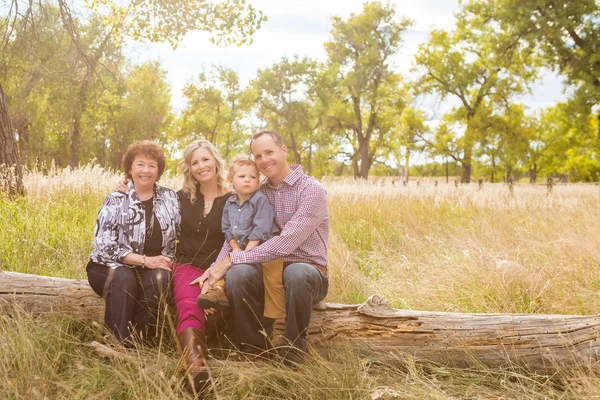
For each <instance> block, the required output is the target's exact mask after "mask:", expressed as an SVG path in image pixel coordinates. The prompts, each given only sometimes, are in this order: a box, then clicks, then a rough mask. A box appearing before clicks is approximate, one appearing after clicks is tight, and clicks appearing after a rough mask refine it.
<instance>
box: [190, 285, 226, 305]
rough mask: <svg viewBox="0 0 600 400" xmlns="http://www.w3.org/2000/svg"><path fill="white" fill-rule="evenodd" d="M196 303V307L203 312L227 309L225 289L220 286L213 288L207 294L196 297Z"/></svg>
mask: <svg viewBox="0 0 600 400" xmlns="http://www.w3.org/2000/svg"><path fill="white" fill-rule="evenodd" d="M196 303H198V307H200V308H202V309H204V310H207V309H209V308H214V309H219V308H227V307H229V299H228V298H227V294H226V293H225V288H224V287H222V286H213V287H212V288H210V290H209V291H208V292H206V293H204V294H201V295H200V296H198V299H197V300H196Z"/></svg>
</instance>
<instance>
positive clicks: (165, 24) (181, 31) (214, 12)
mask: <svg viewBox="0 0 600 400" xmlns="http://www.w3.org/2000/svg"><path fill="white" fill-rule="evenodd" d="M121 4H122V3H121V2H119V1H116V0H86V5H87V6H88V7H89V8H91V9H92V10H94V11H96V12H99V13H102V15H103V23H104V25H106V26H107V29H109V30H110V31H112V35H113V36H114V37H115V38H116V39H117V40H118V39H120V37H122V36H123V35H129V36H131V37H132V38H133V39H138V40H139V39H142V40H149V41H152V42H164V41H167V42H169V44H170V45H171V46H172V47H173V48H176V47H177V44H178V43H179V42H180V41H181V39H183V37H184V36H185V34H186V33H188V32H191V31H198V30H199V31H206V32H210V33H211V34H212V37H211V39H210V40H211V42H213V43H215V44H224V45H230V44H237V45H238V46H241V45H243V44H245V43H252V35H253V34H254V33H255V32H256V31H257V30H258V29H260V26H261V24H262V23H263V22H265V21H266V20H267V18H266V16H264V15H263V14H262V11H258V10H256V9H255V8H254V7H253V6H252V5H251V4H246V1H245V0H226V1H220V2H210V1H207V0H133V1H129V2H127V3H125V4H123V5H121Z"/></svg>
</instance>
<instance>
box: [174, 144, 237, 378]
mask: <svg viewBox="0 0 600 400" xmlns="http://www.w3.org/2000/svg"><path fill="white" fill-rule="evenodd" d="M181 169H182V171H183V176H184V182H183V189H181V190H180V191H179V192H177V195H178V196H179V200H180V206H181V233H180V236H179V243H178V244H177V251H176V255H175V259H176V262H175V263H174V265H173V289H174V295H175V296H174V297H175V305H176V307H177V319H178V321H177V335H178V337H179V343H180V346H181V349H182V352H183V357H184V361H185V363H186V366H187V367H188V371H189V373H190V375H191V377H192V378H193V382H192V383H193V384H194V386H196V388H198V387H199V386H200V387H201V386H202V385H203V382H206V380H207V379H208V368H207V367H206V318H205V315H204V311H203V310H202V309H201V308H200V307H198V305H197V303H196V299H197V298H198V296H199V295H200V286H198V285H197V284H193V285H190V283H191V282H192V281H196V280H197V279H198V278H199V277H200V276H201V275H202V274H203V273H204V271H205V270H206V269H207V268H208V267H210V265H211V264H212V263H213V262H214V261H215V260H216V259H217V255H218V254H219V250H221V247H222V246H223V242H224V241H225V236H224V234H223V232H222V230H221V219H222V215H223V208H224V206H225V203H226V201H227V199H228V198H229V196H230V195H231V193H229V190H228V189H227V185H226V181H225V163H224V162H223V159H222V158H221V156H220V155H219V153H218V151H217V149H216V148H215V147H214V146H213V145H212V144H211V143H210V142H208V141H206V140H199V141H196V142H193V143H191V144H190V145H189V146H187V147H186V149H185V151H184V154H183V161H182V162H181Z"/></svg>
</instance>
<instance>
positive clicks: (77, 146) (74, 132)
mask: <svg viewBox="0 0 600 400" xmlns="http://www.w3.org/2000/svg"><path fill="white" fill-rule="evenodd" d="M90 79H91V76H90V71H88V72H87V75H86V77H85V78H84V79H83V82H81V85H80V87H79V96H78V97H77V99H78V102H77V104H76V105H75V110H74V111H73V127H72V128H71V147H70V148H69V166H70V167H71V168H76V167H77V166H78V165H79V153H80V152H81V118H82V116H83V113H84V112H85V108H86V106H87V87H88V83H89V80H90Z"/></svg>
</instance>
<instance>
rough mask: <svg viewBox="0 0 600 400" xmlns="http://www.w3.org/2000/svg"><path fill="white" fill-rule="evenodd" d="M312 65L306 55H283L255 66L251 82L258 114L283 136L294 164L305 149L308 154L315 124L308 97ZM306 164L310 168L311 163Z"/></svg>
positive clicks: (297, 162)
mask: <svg viewBox="0 0 600 400" xmlns="http://www.w3.org/2000/svg"><path fill="white" fill-rule="evenodd" d="M316 68H317V63H316V62H315V61H314V60H311V59H309V58H302V59H301V58H299V57H298V56H296V57H294V58H293V59H292V60H289V59H288V58H287V57H284V58H282V59H281V60H280V61H278V62H276V63H275V64H273V66H271V67H270V68H267V69H264V70H259V71H258V74H257V77H256V79H255V80H254V81H253V82H252V85H253V87H254V89H255V91H256V94H257V103H256V107H257V115H258V117H259V118H260V119H261V120H263V121H264V122H265V124H266V126H267V127H270V128H272V129H274V130H276V131H277V132H279V133H280V134H281V135H282V136H283V137H284V138H285V139H286V142H287V143H288V144H289V146H288V148H289V149H290V155H291V156H292V157H293V161H294V162H295V163H296V164H302V161H303V160H302V158H303V157H302V155H303V153H304V152H305V151H306V153H307V154H310V150H311V145H312V143H311V141H312V139H313V136H314V131H315V129H316V128H317V126H318V120H316V119H315V116H314V113H312V112H311V107H312V104H311V102H310V101H309V100H308V90H309V88H310V87H312V86H313V79H314V76H315V73H316ZM308 164H309V170H310V164H311V163H310V162H308Z"/></svg>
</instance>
